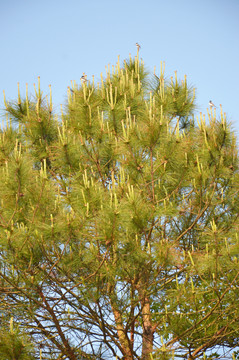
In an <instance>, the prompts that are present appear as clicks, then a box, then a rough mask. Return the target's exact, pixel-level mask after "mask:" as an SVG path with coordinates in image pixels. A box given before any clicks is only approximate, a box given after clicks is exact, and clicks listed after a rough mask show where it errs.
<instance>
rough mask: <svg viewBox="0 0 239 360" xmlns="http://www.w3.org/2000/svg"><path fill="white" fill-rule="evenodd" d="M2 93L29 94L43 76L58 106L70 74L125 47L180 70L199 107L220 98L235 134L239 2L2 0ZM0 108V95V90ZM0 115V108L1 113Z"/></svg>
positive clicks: (96, 71)
mask: <svg viewBox="0 0 239 360" xmlns="http://www.w3.org/2000/svg"><path fill="white" fill-rule="evenodd" d="M0 3H1V4H0V37H1V56H0V91H1V93H2V90H3V89H4V90H5V92H6V96H7V99H16V97H17V83H18V82H20V88H21V91H22V93H24V92H25V84H26V83H28V84H29V90H30V92H32V93H33V83H36V82H37V77H38V75H39V76H40V77H41V85H42V90H43V91H44V93H46V94H47V93H49V89H48V85H49V84H51V85H52V90H53V102H54V104H55V107H56V110H57V109H59V108H60V104H62V103H63V104H64V102H65V100H66V92H67V86H69V85H70V80H76V82H78V83H80V77H81V75H82V73H83V72H85V73H86V74H87V75H88V78H90V77H91V76H92V75H95V77H96V79H99V78H100V73H101V72H103V74H105V66H106V65H108V64H109V63H110V64H111V65H114V64H115V63H116V61H117V57H118V55H120V59H121V62H122V61H123V59H125V58H128V56H129V53H131V54H132V55H135V54H136V46H135V43H136V42H139V43H140V45H141V51H140V57H141V58H142V59H143V60H144V62H145V65H146V68H147V69H148V70H149V71H153V69H154V66H156V72H157V70H158V72H159V69H160V61H165V64H166V72H165V73H166V76H168V77H170V76H172V75H173V74H174V71H175V70H177V71H178V75H179V77H181V78H183V76H184V74H186V75H187V77H188V82H189V83H190V84H191V85H192V86H195V87H196V89H197V91H196V94H197V100H196V101H197V106H198V111H202V112H203V113H206V108H207V107H208V101H209V100H212V101H213V102H214V104H215V105H217V106H219V104H222V106H223V111H224V112H226V113H227V118H228V120H229V121H231V122H232V123H233V128H234V129H235V130H236V131H237V133H238V134H239V101H238V84H239V0H197V1H196V0H194V1H193V0H191V1H189V0H167V1H166V0H128V1H126V0H121V1H114V0H100V1H97V0H88V1H86V0H85V1H82V0H78V1H77V0H65V1H63V0H41V1H36V0H21V1H19V0H8V1H3V0H2V1H0ZM0 108H1V109H2V108H3V97H2V96H0ZM1 114H3V111H1Z"/></svg>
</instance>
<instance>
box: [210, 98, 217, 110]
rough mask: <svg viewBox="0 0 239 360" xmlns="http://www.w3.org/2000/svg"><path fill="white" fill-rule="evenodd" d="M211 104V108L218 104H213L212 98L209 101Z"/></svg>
mask: <svg viewBox="0 0 239 360" xmlns="http://www.w3.org/2000/svg"><path fill="white" fill-rule="evenodd" d="M209 106H210V108H212V107H215V108H216V106H215V105H214V104H213V102H212V100H210V101H209Z"/></svg>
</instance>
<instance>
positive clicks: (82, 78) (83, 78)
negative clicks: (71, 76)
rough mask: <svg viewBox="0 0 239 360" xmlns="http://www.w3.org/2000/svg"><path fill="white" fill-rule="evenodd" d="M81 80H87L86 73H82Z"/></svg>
mask: <svg viewBox="0 0 239 360" xmlns="http://www.w3.org/2000/svg"><path fill="white" fill-rule="evenodd" d="M81 80H82V81H83V82H84V83H85V82H86V81H87V75H86V74H83V75H82V77H81Z"/></svg>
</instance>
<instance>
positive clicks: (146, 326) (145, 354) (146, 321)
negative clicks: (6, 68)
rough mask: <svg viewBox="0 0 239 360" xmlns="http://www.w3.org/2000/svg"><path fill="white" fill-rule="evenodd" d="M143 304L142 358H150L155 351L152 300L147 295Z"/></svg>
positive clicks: (148, 359) (147, 359)
mask: <svg viewBox="0 0 239 360" xmlns="http://www.w3.org/2000/svg"><path fill="white" fill-rule="evenodd" d="M141 306H142V320H143V343H142V360H150V359H151V357H150V354H151V353H152V351H153V340H154V327H153V325H152V320H151V312H150V302H149V299H148V297H147V296H146V297H145V298H144V299H143V300H142V302H141Z"/></svg>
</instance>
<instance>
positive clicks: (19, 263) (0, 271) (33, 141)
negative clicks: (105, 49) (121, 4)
mask: <svg viewBox="0 0 239 360" xmlns="http://www.w3.org/2000/svg"><path fill="white" fill-rule="evenodd" d="M5 105H6V114H7V119H8V120H7V123H6V126H5V127H4V128H3V129H2V130H1V134H0V177H1V181H2V186H1V189H0V201H1V202H0V204H1V207H0V241H1V243H0V246H1V252H0V254H1V255H0V256H1V257H0V279H1V285H0V289H1V290H0V294H1V302H0V310H1V314H2V320H1V324H2V327H4V326H5V324H6V322H7V321H9V319H10V318H11V317H14V321H15V323H16V324H18V326H19V328H21V329H22V330H24V331H25V333H26V334H28V336H30V337H31V341H32V342H33V343H34V347H35V349H38V351H36V355H35V356H36V358H38V359H40V358H41V359H55V360H56V359H69V360H79V359H112V358H117V359H125V360H133V359H141V360H152V359H172V358H174V357H184V358H189V359H196V358H202V357H203V356H204V357H205V358H206V357H210V358H216V357H218V356H219V357H220V356H221V354H222V351H224V355H223V356H224V358H225V357H226V356H227V355H226V354H227V353H225V352H226V351H228V354H230V351H232V350H233V349H234V348H235V347H236V346H237V344H238V338H239V325H238V324H239V322H238V320H239V309H238V306H237V299H238V297H239V288H238V283H239V282H238V278H239V263H238V252H239V242H238V235H237V232H238V225H239V222H238V213H239V211H238V210H239V206H238V205H239V200H238V196H237V194H238V155H237V145H236V139H235V136H234V134H233V131H231V129H230V125H229V124H228V122H227V121H226V116H225V114H224V113H223V112H222V109H221V112H220V114H216V110H213V109H210V110H208V114H207V115H208V120H207V121H206V117H205V116H204V115H202V114H201V113H200V115H199V117H197V119H196V121H195V120H194V112H195V94H194V89H192V88H190V86H188V84H187V78H186V77H185V78H184V80H182V81H179V80H178V79H177V73H176V72H175V76H174V77H172V78H170V79H169V81H168V80H167V79H166V77H165V75H164V64H161V71H160V74H159V76H157V75H156V74H153V75H149V74H148V73H147V72H146V71H145V69H144V64H143V62H142V61H140V60H139V57H138V54H137V56H136V57H135V58H134V59H132V58H129V60H127V61H125V62H124V63H123V65H122V66H120V63H119V61H118V63H117V64H116V66H115V67H112V70H111V69H110V68H108V69H107V73H106V78H103V76H101V81H100V82H99V83H98V84H95V82H94V78H93V80H92V81H89V80H87V77H86V76H84V79H82V80H81V82H80V84H79V85H77V84H76V83H75V82H73V83H72V84H71V87H69V89H68V102H67V104H66V106H65V109H64V111H63V110H62V114H61V115H60V116H59V115H58V114H56V113H55V112H54V109H53V105H52V98H51V91H50V96H48V97H47V96H45V97H44V96H43V94H42V92H41V89H40V80H39V83H38V88H36V89H35V97H34V98H29V97H28V93H27V92H26V96H25V98H24V99H23V98H22V97H21V95H20V92H18V98H17V101H16V102H8V101H7V100H6V99H5ZM228 356H229V357H230V356H231V355H228Z"/></svg>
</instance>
